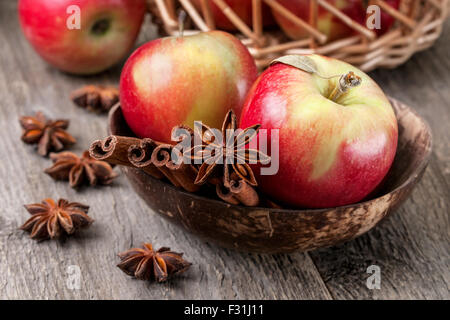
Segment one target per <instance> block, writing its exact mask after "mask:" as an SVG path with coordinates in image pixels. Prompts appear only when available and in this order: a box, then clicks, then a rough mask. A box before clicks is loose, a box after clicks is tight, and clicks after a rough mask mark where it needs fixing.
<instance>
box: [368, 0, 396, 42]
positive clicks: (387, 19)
mask: <svg viewBox="0 0 450 320" xmlns="http://www.w3.org/2000/svg"><path fill="white" fill-rule="evenodd" d="M384 2H385V3H386V4H387V5H389V6H391V7H392V8H394V9H396V10H398V9H399V7H400V0H385V1H384ZM370 17H371V13H370V12H368V13H367V17H366V21H367V20H368V19H370ZM394 22H395V18H394V17H393V16H391V15H390V14H389V13H387V12H386V11H384V10H380V28H378V29H377V28H375V29H374V30H373V31H375V33H376V34H377V35H378V36H382V35H383V34H385V33H386V32H388V31H389V30H390V29H391V27H392V26H393V25H394Z"/></svg>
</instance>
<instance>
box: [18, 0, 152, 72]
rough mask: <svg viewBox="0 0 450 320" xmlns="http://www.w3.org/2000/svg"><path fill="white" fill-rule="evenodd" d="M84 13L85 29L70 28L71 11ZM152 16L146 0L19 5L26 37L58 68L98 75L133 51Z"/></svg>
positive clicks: (37, 0) (48, 0) (39, 0)
mask: <svg viewBox="0 0 450 320" xmlns="http://www.w3.org/2000/svg"><path fill="white" fill-rule="evenodd" d="M74 5H75V6H78V8H79V9H80V14H81V19H80V22H81V24H80V27H81V28H80V29H69V28H68V26H67V20H68V19H69V18H70V16H71V13H72V12H71V11H70V10H69V11H68V8H69V6H74ZM145 11H146V6H145V0H19V18H20V23H21V26H22V30H23V32H24V34H25V37H26V38H27V39H28V40H29V41H30V43H31V44H32V45H33V47H34V49H35V50H36V51H37V52H38V53H39V55H40V56H41V57H42V58H43V59H44V60H46V61H47V62H48V63H49V64H51V65H53V66H55V67H56V68H58V69H60V70H62V71H66V72H69V73H74V74H94V73H98V72H100V71H103V70H105V69H107V68H109V67H111V66H112V65H114V64H115V63H117V62H119V61H120V60H121V59H122V58H124V57H125V55H126V54H127V53H128V52H129V51H130V50H131V48H132V46H133V44H134V42H135V40H136V37H137V35H138V33H139V30H140V27H141V24H142V21H143V19H144V14H145Z"/></svg>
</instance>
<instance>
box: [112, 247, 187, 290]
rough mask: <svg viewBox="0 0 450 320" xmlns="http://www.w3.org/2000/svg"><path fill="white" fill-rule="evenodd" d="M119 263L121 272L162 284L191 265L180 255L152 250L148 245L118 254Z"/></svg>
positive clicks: (164, 248) (165, 249)
mask: <svg viewBox="0 0 450 320" xmlns="http://www.w3.org/2000/svg"><path fill="white" fill-rule="evenodd" d="M118 256H119V258H120V259H121V262H120V263H119V264H118V265H117V266H118V267H119V268H120V269H121V270H122V271H123V272H125V273H126V274H128V275H130V276H133V277H135V278H137V279H141V280H156V281H158V282H164V281H166V280H167V279H168V278H170V277H172V276H174V275H176V274H180V273H182V272H184V271H186V270H187V269H188V268H189V267H190V266H191V265H192V263H190V262H187V261H186V260H184V259H183V257H182V256H183V254H182V253H177V252H173V251H170V248H166V247H162V248H160V249H159V250H158V251H154V250H153V246H152V245H151V244H150V243H144V244H143V248H142V249H141V248H132V249H130V250H127V251H125V252H121V253H119V254H118Z"/></svg>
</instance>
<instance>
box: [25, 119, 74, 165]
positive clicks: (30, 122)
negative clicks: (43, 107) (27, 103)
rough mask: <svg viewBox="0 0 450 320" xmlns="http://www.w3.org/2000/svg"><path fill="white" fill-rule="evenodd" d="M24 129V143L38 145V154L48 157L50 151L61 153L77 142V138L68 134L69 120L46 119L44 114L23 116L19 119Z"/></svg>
mask: <svg viewBox="0 0 450 320" xmlns="http://www.w3.org/2000/svg"><path fill="white" fill-rule="evenodd" d="M19 121H20V124H21V126H22V128H23V133H22V137H21V139H22V141H23V142H25V143H28V144H37V145H38V153H39V154H40V155H41V156H46V155H48V153H49V152H50V150H55V151H60V150H62V149H64V148H65V147H67V146H69V145H72V144H74V143H75V142H76V140H75V138H74V137H72V136H71V135H70V134H69V133H67V132H66V129H67V127H68V126H69V121H68V120H50V119H46V118H45V117H44V115H43V114H42V112H37V113H36V115H35V116H34V117H31V116H23V117H20V119H19Z"/></svg>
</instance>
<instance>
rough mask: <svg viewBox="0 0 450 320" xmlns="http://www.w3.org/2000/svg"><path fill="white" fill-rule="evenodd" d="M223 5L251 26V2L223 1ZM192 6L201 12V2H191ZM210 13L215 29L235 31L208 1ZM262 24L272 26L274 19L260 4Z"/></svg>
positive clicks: (267, 8) (264, 6)
mask: <svg viewBox="0 0 450 320" xmlns="http://www.w3.org/2000/svg"><path fill="white" fill-rule="evenodd" d="M225 3H226V4H227V5H228V6H229V7H230V8H231V10H233V11H234V13H236V15H237V16H238V17H239V18H241V20H242V21H243V22H244V23H245V24H246V25H247V26H249V27H251V26H252V21H253V18H252V15H253V11H252V0H225ZM193 4H194V5H195V7H196V8H197V10H199V12H201V8H202V7H201V0H193ZM209 5H210V8H211V13H212V15H213V17H214V22H215V24H216V27H217V28H219V29H222V30H227V31H236V30H237V28H236V26H235V25H234V24H233V23H232V22H231V21H230V20H229V19H228V18H227V16H226V15H225V14H224V13H223V12H222V10H221V9H220V8H219V7H218V6H217V5H216V4H215V3H214V2H213V1H212V0H209ZM262 15H263V17H262V22H263V25H264V26H272V25H274V24H275V21H274V18H273V16H272V13H271V11H270V9H269V7H268V6H267V5H266V4H264V3H262Z"/></svg>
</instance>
